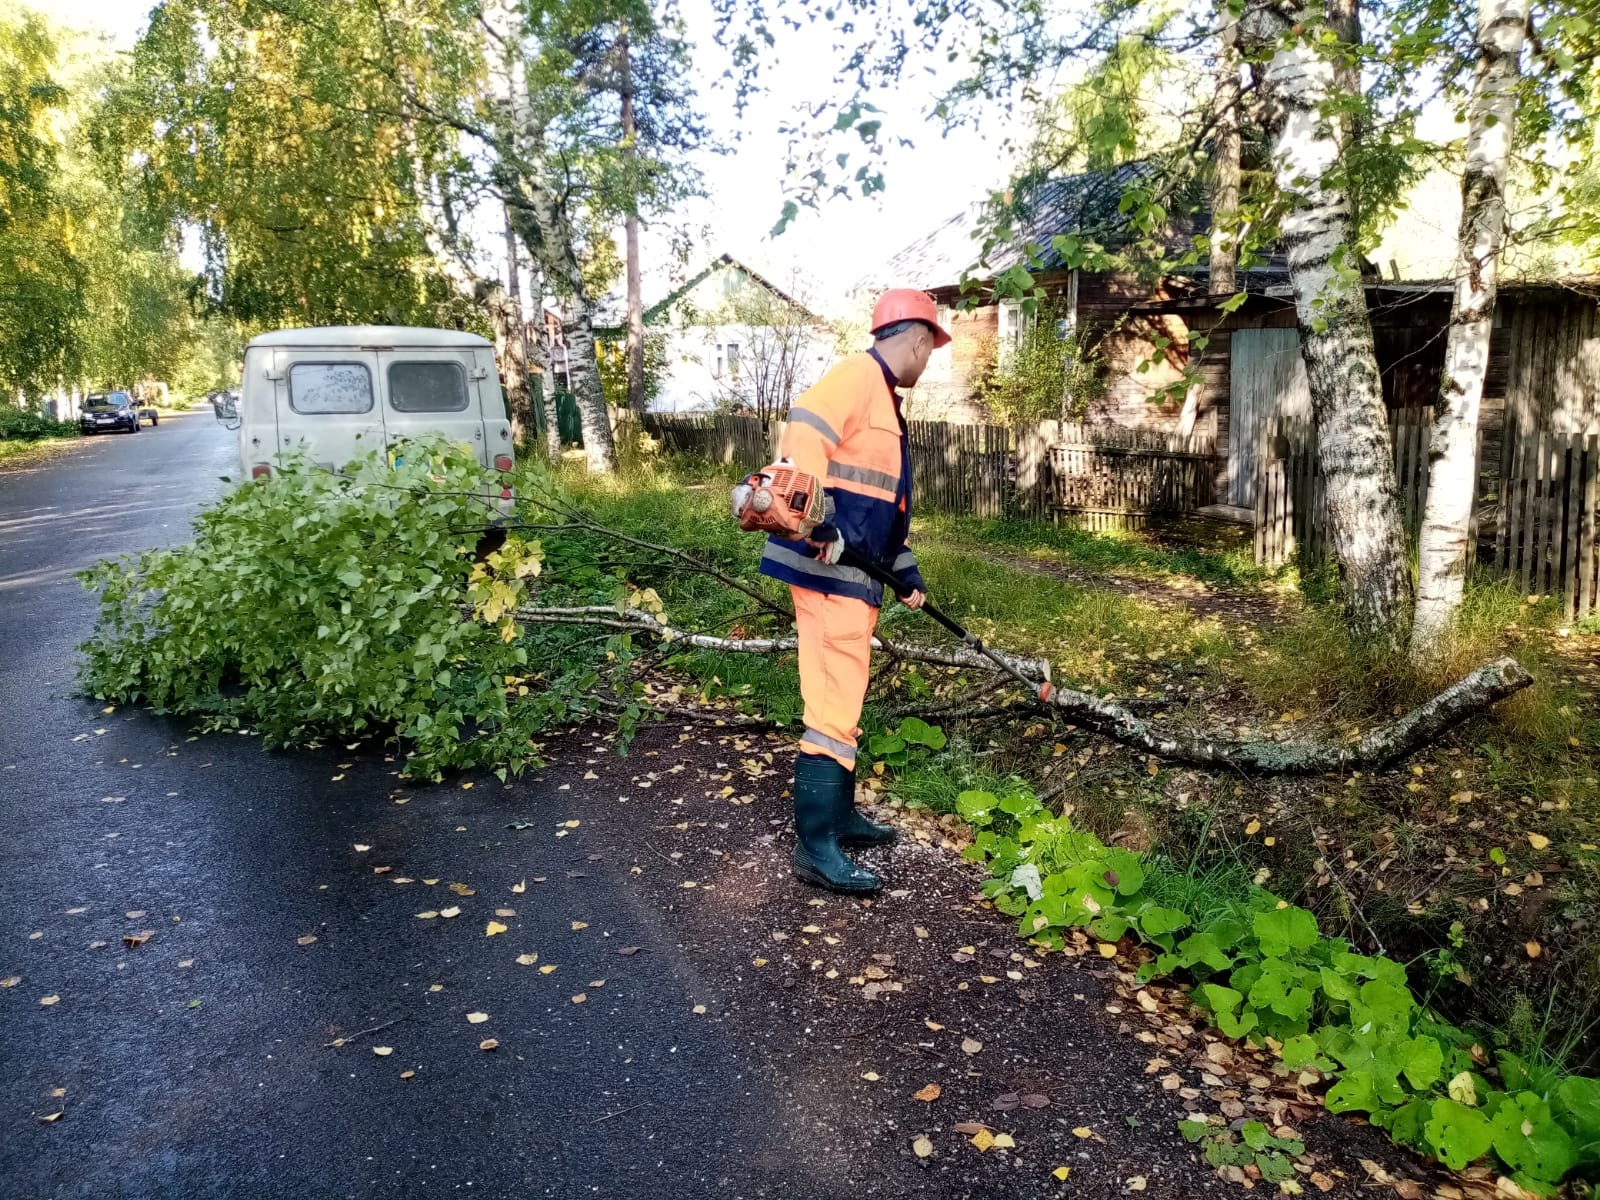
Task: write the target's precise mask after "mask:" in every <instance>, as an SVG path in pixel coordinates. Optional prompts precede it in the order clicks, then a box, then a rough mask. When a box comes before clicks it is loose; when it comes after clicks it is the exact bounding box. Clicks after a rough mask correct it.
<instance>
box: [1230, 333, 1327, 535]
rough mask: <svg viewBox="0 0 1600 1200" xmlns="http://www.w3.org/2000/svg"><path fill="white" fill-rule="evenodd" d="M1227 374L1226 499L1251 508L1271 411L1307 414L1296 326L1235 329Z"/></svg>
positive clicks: (1308, 393) (1304, 418) (1292, 415)
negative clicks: (1230, 363) (1264, 434)
mask: <svg viewBox="0 0 1600 1200" xmlns="http://www.w3.org/2000/svg"><path fill="white" fill-rule="evenodd" d="M1229 377H1230V384H1229V395H1228V403H1229V413H1228V503H1229V504H1236V505H1238V506H1240V507H1241V508H1252V507H1254V505H1255V502H1256V468H1257V465H1258V463H1259V460H1260V457H1261V440H1262V436H1263V433H1264V431H1265V430H1266V429H1267V428H1269V427H1270V426H1271V423H1272V421H1273V419H1274V418H1275V417H1280V416H1281V417H1288V418H1290V419H1293V420H1299V421H1305V422H1310V420H1311V388H1310V386H1309V384H1308V383H1307V382H1306V365H1305V362H1304V361H1303V360H1302V359H1301V357H1300V332H1299V330H1296V329H1241V330H1238V331H1237V332H1235V333H1234V335H1233V350H1232V365H1231V368H1230V373H1229Z"/></svg>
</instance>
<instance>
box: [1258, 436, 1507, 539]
mask: <svg viewBox="0 0 1600 1200" xmlns="http://www.w3.org/2000/svg"><path fill="white" fill-rule="evenodd" d="M1432 436H1433V418H1432V410H1430V409H1427V408H1406V409H1395V410H1393V411H1391V412H1390V414H1389V442H1390V445H1391V447H1392V449H1393V453H1394V471H1395V480H1396V482H1397V483H1398V484H1399V487H1400V519H1401V523H1402V525H1403V527H1404V528H1405V530H1406V534H1407V536H1408V537H1410V538H1413V539H1415V537H1416V535H1417V530H1418V529H1419V528H1420V526H1421V523H1422V511H1423V507H1424V505H1425V504H1426V503H1427V499H1428V447H1429V446H1430V445H1431V444H1432ZM1479 449H1480V452H1481V449H1482V437H1481V435H1480V438H1479ZM1480 457H1481V454H1480ZM1255 493H1256V562H1257V563H1258V564H1260V565H1264V566H1280V565H1282V564H1283V563H1285V562H1287V561H1288V560H1289V559H1290V558H1292V557H1294V556H1295V555H1296V554H1298V555H1300V556H1301V557H1302V558H1304V559H1306V560H1308V561H1316V560H1320V559H1322V558H1323V557H1325V556H1326V555H1327V553H1328V543H1327V532H1328V531H1327V517H1326V513H1325V511H1324V508H1323V497H1324V491H1323V480H1322V472H1321V468H1320V463H1319V461H1318V456H1317V437H1316V431H1315V429H1314V428H1313V427H1312V426H1311V425H1310V424H1309V423H1308V422H1301V421H1295V422H1290V421H1285V420H1282V419H1278V420H1275V421H1272V422H1270V423H1269V424H1268V425H1267V427H1266V429H1265V430H1264V432H1263V437H1262V445H1261V448H1260V451H1259V453H1258V454H1257V455H1256V489H1255Z"/></svg>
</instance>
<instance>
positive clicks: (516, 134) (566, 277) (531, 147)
mask: <svg viewBox="0 0 1600 1200" xmlns="http://www.w3.org/2000/svg"><path fill="white" fill-rule="evenodd" d="M482 20H483V24H484V28H485V30H486V32H487V33H488V35H489V46H488V59H489V66H490V70H489V81H490V86H491V90H492V91H493V93H494V99H495V101H496V103H495V109H496V113H495V115H496V125H497V135H498V137H497V140H498V141H499V143H500V144H498V145H496V146H495V147H494V150H495V152H496V155H497V158H498V161H497V162H496V163H495V165H494V170H493V174H494V178H495V183H496V185H497V186H498V187H499V189H500V191H501V198H502V200H504V202H505V205H506V214H507V217H508V218H509V220H510V221H511V225H512V228H513V229H514V230H515V231H516V234H517V237H518V238H520V239H521V240H522V243H523V245H524V246H526V247H527V250H528V253H529V255H531V256H532V258H533V261H534V262H535V263H536V264H538V266H539V267H540V268H541V269H542V270H543V272H544V276H545V279H546V280H547V281H548V282H550V283H553V284H554V285H555V287H556V289H557V290H558V291H559V292H560V293H562V295H563V298H564V299H565V301H566V315H565V316H564V317H563V319H562V325H563V328H564V330H565V333H566V341H567V377H568V381H569V382H568V386H569V387H570V388H571V390H572V397H573V400H574V401H575V402H576V403H577V406H578V416H579V419H580V421H581V422H582V425H583V445H584V453H585V456H586V457H587V458H588V462H589V469H590V470H591V471H595V472H609V471H612V470H614V469H615V467H616V447H615V445H614V443H613V440H612V436H611V420H610V418H609V417H608V416H607V415H606V401H605V395H604V393H603V392H602V391H601V388H600V368H599V363H598V362H597V360H596V358H595V346H594V327H593V325H592V323H591V321H590V316H589V311H590V300H589V295H588V288H587V287H586V286H585V285H584V281H583V270H582V267H581V266H580V264H579V262H578V254H577V248H576V245H575V234H574V231H573V228H572V220H571V216H570V214H569V213H568V211H567V208H566V203H565V201H564V200H562V199H561V198H560V197H558V196H557V195H556V194H555V192H554V191H553V190H552V188H551V186H550V177H551V168H550V164H549V159H548V155H547V153H546V144H545V139H546V131H545V126H544V125H543V123H542V122H541V121H540V120H539V119H538V116H537V114H536V113H535V112H534V111H533V104H532V102H531V99H530V97H529V92H528V77H527V62H526V59H525V57H524V41H525V37H524V33H523V28H522V21H523V17H522V13H521V10H520V7H519V6H518V5H516V4H514V3H512V2H511V0H490V2H489V3H487V4H486V5H485V6H484V10H483V16H482Z"/></svg>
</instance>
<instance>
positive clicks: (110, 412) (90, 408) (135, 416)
mask: <svg viewBox="0 0 1600 1200" xmlns="http://www.w3.org/2000/svg"><path fill="white" fill-rule="evenodd" d="M141 419H142V417H141V413H140V411H139V405H138V403H137V402H136V401H135V400H134V398H133V397H132V396H130V395H129V394H128V393H127V392H96V393H95V394H93V395H92V396H90V397H89V398H88V399H87V400H85V401H84V404H83V414H82V415H81V416H80V417H79V418H78V428H79V429H80V430H81V431H82V432H84V433H104V432H107V431H109V430H113V429H123V430H126V431H127V432H129V433H138V432H139V424H140V421H141ZM150 423H151V424H152V425H154V424H155V423H156V422H155V416H154V410H151V414H150Z"/></svg>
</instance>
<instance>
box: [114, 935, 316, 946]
mask: <svg viewBox="0 0 1600 1200" xmlns="http://www.w3.org/2000/svg"><path fill="white" fill-rule="evenodd" d="M122 940H123V941H127V940H128V939H127V938H123V939H122ZM316 940H317V935H316V934H314V933H308V934H306V935H305V937H298V938H295V940H294V944H295V945H297V946H309V945H311V943H312V942H314V941H316Z"/></svg>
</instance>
